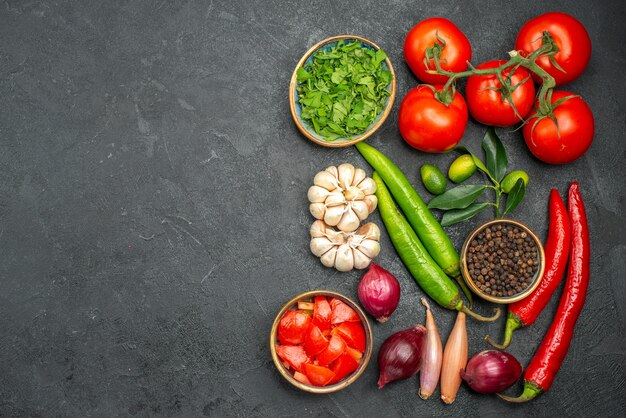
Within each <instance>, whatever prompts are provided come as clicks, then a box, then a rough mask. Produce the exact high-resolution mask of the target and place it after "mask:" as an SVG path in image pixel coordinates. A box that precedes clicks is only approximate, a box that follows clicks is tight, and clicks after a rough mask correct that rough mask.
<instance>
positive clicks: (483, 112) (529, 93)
mask: <svg viewBox="0 0 626 418" xmlns="http://www.w3.org/2000/svg"><path fill="white" fill-rule="evenodd" d="M505 62H506V61H501V60H493V61H489V62H485V63H483V64H480V65H479V66H478V67H476V68H477V69H479V70H484V69H489V68H497V67H499V66H500V65H502V64H504V63H505ZM511 70H512V68H508V69H506V70H505V71H503V72H502V78H503V79H504V80H505V81H507V77H508V76H509V74H511ZM529 76H530V72H529V71H528V70H526V69H525V68H523V67H519V68H517V70H515V72H514V73H513V74H512V75H511V78H510V87H511V89H513V91H512V92H511V93H510V94H511V96H510V99H511V100H512V101H513V104H514V105H515V109H517V113H518V114H519V115H520V116H521V117H522V118H523V117H525V116H526V115H527V114H528V112H530V110H531V109H532V107H533V103H534V101H535V84H534V83H533V80H532V78H530V77H529ZM494 88H495V89H501V88H502V84H501V83H500V81H498V78H497V77H496V75H495V74H490V75H476V76H470V77H468V79H467V84H466V85H465V97H466V99H467V107H468V108H469V112H470V115H472V117H473V118H474V119H476V120H477V121H478V122H480V123H482V124H485V125H491V126H511V125H515V124H516V123H518V122H520V121H521V119H520V116H518V115H516V114H515V111H514V110H513V107H512V106H511V102H510V100H508V99H505V98H504V97H503V96H502V92H501V91H499V90H494Z"/></svg>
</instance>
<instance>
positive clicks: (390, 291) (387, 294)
mask: <svg viewBox="0 0 626 418" xmlns="http://www.w3.org/2000/svg"><path fill="white" fill-rule="evenodd" d="M357 292H358V295H359V301H361V305H363V308H365V310H366V311H367V312H369V313H370V314H371V315H372V316H373V317H374V318H376V320H377V321H378V322H380V323H383V322H385V321H386V320H387V319H388V318H389V315H391V314H392V313H393V311H395V310H396V308H397V307H398V301H400V283H398V279H396V278H395V277H394V275H393V274H391V273H389V272H388V271H387V270H385V269H384V268H382V267H381V266H379V265H378V264H376V263H374V262H372V263H371V264H370V268H369V270H368V271H367V273H365V275H364V276H363V278H362V279H361V282H360V283H359V287H358V289H357Z"/></svg>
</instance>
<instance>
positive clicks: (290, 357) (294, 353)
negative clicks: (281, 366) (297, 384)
mask: <svg viewBox="0 0 626 418" xmlns="http://www.w3.org/2000/svg"><path fill="white" fill-rule="evenodd" d="M276 354H277V355H278V357H280V358H281V360H283V361H285V362H287V364H289V365H290V366H291V367H293V368H294V369H295V370H297V371H300V372H301V371H302V370H303V368H302V366H303V365H304V364H305V363H308V362H309V361H310V360H309V357H308V356H307V355H306V353H305V352H304V348H302V346H299V345H276Z"/></svg>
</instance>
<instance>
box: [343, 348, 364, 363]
mask: <svg viewBox="0 0 626 418" xmlns="http://www.w3.org/2000/svg"><path fill="white" fill-rule="evenodd" d="M346 353H347V354H349V355H351V356H352V358H353V359H355V360H356V361H357V362H359V363H360V362H361V359H362V358H363V353H361V352H360V351H359V350H357V349H355V348H352V347H350V346H349V345H347V346H346Z"/></svg>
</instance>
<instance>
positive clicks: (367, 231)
mask: <svg viewBox="0 0 626 418" xmlns="http://www.w3.org/2000/svg"><path fill="white" fill-rule="evenodd" d="M356 233H357V234H358V235H362V236H364V237H365V239H373V240H374V241H380V228H379V227H378V225H376V224H375V223H374V222H368V223H366V224H365V225H363V226H362V227H360V228H359V230H358V231H356Z"/></svg>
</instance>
